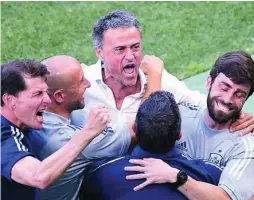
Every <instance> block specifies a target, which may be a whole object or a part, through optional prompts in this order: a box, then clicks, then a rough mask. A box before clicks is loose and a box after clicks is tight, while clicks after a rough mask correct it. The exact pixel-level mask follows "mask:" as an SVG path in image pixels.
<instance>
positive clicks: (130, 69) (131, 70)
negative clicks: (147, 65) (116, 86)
mask: <svg viewBox="0 0 254 200" xmlns="http://www.w3.org/2000/svg"><path fill="white" fill-rule="evenodd" d="M123 72H124V74H125V76H127V77H134V76H135V75H136V65H135V64H127V65H125V66H124V67H123Z"/></svg>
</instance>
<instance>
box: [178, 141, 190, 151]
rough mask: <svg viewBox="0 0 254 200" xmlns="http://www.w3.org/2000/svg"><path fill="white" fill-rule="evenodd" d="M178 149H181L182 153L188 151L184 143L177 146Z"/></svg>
mask: <svg viewBox="0 0 254 200" xmlns="http://www.w3.org/2000/svg"><path fill="white" fill-rule="evenodd" d="M177 148H178V149H180V150H181V151H186V152H187V151H188V150H187V148H186V142H182V143H179V144H178V145H177Z"/></svg>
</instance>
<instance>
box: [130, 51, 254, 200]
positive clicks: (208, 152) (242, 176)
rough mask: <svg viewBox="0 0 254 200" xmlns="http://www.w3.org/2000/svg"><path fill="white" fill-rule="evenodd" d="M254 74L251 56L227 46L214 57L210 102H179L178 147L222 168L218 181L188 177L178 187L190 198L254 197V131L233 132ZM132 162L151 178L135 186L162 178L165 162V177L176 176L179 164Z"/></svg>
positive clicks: (208, 100)
mask: <svg viewBox="0 0 254 200" xmlns="http://www.w3.org/2000/svg"><path fill="white" fill-rule="evenodd" d="M253 80H254V61H253V60H252V58H251V56H250V55H248V54H247V53H245V52H242V51H233V52H228V53H226V54H224V55H222V56H220V57H219V58H218V59H217V60H216V62H215V64H214V66H213V68H212V70H211V72H210V76H209V77H208V79H207V88H208V89H209V94H208V97H207V108H202V107H197V106H196V107H192V106H188V105H187V106H186V105H181V106H180V111H181V114H182V122H183V123H182V132H183V137H182V138H181V140H180V141H179V143H178V149H179V150H181V151H182V154H183V155H185V156H187V157H189V158H192V159H193V158H198V159H204V160H207V161H208V162H210V163H212V164H214V165H217V166H218V167H221V168H223V171H222V175H221V178H220V181H219V184H218V186H213V185H210V184H205V183H202V182H199V181H196V180H194V179H192V178H191V177H188V178H187V179H186V181H185V182H184V183H182V184H181V185H180V186H179V187H178V190H179V191H180V192H182V193H183V194H184V195H185V196H186V197H187V198H188V199H207V200H209V199H243V200H245V199H251V198H253V199H254V184H252V178H253V169H254V136H251V135H246V136H243V137H238V132H235V133H233V134H232V133H230V132H229V127H230V124H231V123H232V121H234V120H237V118H238V116H239V113H240V112H241V109H242V107H243V105H244V102H245V101H246V99H247V98H248V97H249V96H250V95H251V94H252V93H253V90H254V81H253ZM154 82H155V80H154ZM157 82H159V80H157ZM131 163H135V164H141V165H142V166H143V167H139V168H135V169H134V168H127V170H128V171H129V170H130V171H139V172H142V173H143V174H142V178H146V179H147V181H146V183H145V184H142V185H140V186H138V187H136V188H135V190H139V189H142V188H143V187H145V186H146V185H149V184H151V183H155V181H160V180H161V178H160V177H161V176H162V174H161V173H159V174H157V172H156V171H159V170H160V169H162V168H163V167H165V166H166V167H167V170H165V171H164V172H165V173H164V174H163V175H164V176H165V177H167V179H164V180H163V182H169V183H172V182H175V180H176V177H177V173H178V170H176V168H174V167H169V166H168V165H166V164H164V163H162V162H161V161H159V160H156V159H155V160H154V159H151V160H150V162H147V161H143V160H134V161H133V160H132V161H131ZM158 164H160V165H158ZM144 172H145V173H144ZM151 174H152V175H151ZM127 178H128V179H133V178H137V177H133V176H129V177H127ZM177 181H179V180H178V179H177Z"/></svg>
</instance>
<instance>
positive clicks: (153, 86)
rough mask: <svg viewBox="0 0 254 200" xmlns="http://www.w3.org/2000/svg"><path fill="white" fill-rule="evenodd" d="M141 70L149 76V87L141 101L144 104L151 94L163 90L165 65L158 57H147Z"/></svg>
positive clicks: (142, 63) (142, 62) (141, 65)
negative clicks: (162, 82) (162, 79)
mask: <svg viewBox="0 0 254 200" xmlns="http://www.w3.org/2000/svg"><path fill="white" fill-rule="evenodd" d="M140 68H141V70H142V71H143V72H144V74H145V75H147V87H146V90H145V94H144V96H143V98H142V101H141V103H143V102H144V101H145V100H146V99H147V98H148V97H149V95H150V94H151V93H153V92H155V91H158V90H160V89H161V77H162V72H163V69H164V63H163V61H162V60H161V59H159V58H158V57H156V56H150V55H145V56H144V58H143V60H142V61H141V64H140Z"/></svg>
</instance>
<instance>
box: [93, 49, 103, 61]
mask: <svg viewBox="0 0 254 200" xmlns="http://www.w3.org/2000/svg"><path fill="white" fill-rule="evenodd" d="M95 53H96V56H97V57H98V58H99V59H100V60H101V61H104V52H103V50H102V49H101V48H96V49H95Z"/></svg>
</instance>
